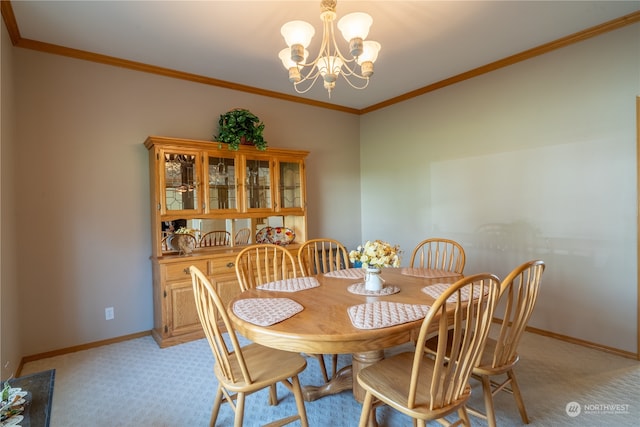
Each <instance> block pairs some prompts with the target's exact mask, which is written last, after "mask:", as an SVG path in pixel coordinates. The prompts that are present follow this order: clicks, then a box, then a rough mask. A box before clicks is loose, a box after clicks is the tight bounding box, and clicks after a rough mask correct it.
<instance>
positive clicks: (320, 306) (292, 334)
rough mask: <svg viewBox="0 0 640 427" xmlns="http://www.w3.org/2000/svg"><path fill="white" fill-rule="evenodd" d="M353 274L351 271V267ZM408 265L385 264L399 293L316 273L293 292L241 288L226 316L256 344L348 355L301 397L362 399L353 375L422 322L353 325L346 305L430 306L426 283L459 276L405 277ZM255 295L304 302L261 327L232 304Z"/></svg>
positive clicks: (384, 275) (387, 279) (388, 277)
mask: <svg viewBox="0 0 640 427" xmlns="http://www.w3.org/2000/svg"><path fill="white" fill-rule="evenodd" d="M350 271H351V272H353V270H350ZM407 272H413V273H415V271H410V269H409V270H408V269H403V268H384V269H382V278H383V279H384V280H385V283H384V286H385V288H386V287H389V286H392V287H394V290H398V288H399V290H398V292H396V293H393V294H390V295H383V296H378V295H361V294H354V293H352V292H350V291H349V287H350V286H351V285H354V284H357V283H361V282H364V278H348V277H347V278H345V277H329V276H327V275H323V274H321V275H318V276H315V278H316V279H317V282H318V283H319V286H317V287H313V288H310V289H304V290H300V291H297V292H281V291H272V290H260V289H250V290H247V291H244V292H242V293H241V294H239V295H238V296H236V298H234V299H233V300H232V301H230V303H229V309H228V312H229V316H230V318H231V321H232V322H233V324H234V326H235V328H236V330H237V331H238V332H239V333H240V334H242V335H243V336H245V337H246V338H248V339H250V340H251V341H253V342H256V343H258V344H261V345H264V346H267V347H272V348H277V349H280V350H286V351H293V352H299V353H307V354H351V356H352V364H351V366H347V367H344V368H342V369H341V370H340V371H338V373H337V374H336V375H335V376H334V377H333V378H332V379H331V380H330V381H329V382H328V383H326V384H322V385H319V386H311V385H306V386H305V387H304V389H303V393H304V396H305V400H307V401H312V400H315V399H318V398H320V397H322V396H324V395H328V394H334V393H339V392H341V391H344V390H348V389H352V390H353V395H354V397H355V398H356V400H358V401H359V402H362V400H363V399H364V394H365V393H364V390H362V388H361V387H360V386H359V384H358V381H357V380H356V379H355V378H356V376H357V373H358V372H359V371H360V370H361V369H362V368H364V367H366V366H369V365H371V364H373V363H376V362H378V361H380V360H382V359H383V358H384V349H386V348H389V347H394V346H397V345H400V344H405V343H407V342H409V341H411V339H412V336H413V334H415V333H416V330H417V329H419V327H420V325H421V324H422V319H418V320H413V321H409V322H406V323H402V324H398V325H395V326H389V327H382V328H378V329H360V328H356V327H355V326H354V325H353V323H352V320H351V317H350V316H349V314H348V309H349V307H352V306H356V305H360V304H365V303H369V302H375V301H389V302H395V303H402V304H421V305H427V306H429V305H431V304H432V303H433V301H434V300H435V299H434V298H433V297H432V296H430V295H428V294H426V293H425V292H423V291H422V289H423V288H424V287H426V286H430V285H434V284H438V283H446V284H450V283H453V282H455V281H456V280H457V279H459V278H461V277H462V276H461V275H455V274H450V273H449V274H447V273H444V274H442V275H440V276H439V275H438V274H435V275H434V274H426V275H425V276H432V277H419V276H414V275H409V274H407ZM253 298H288V299H291V300H294V301H296V302H297V303H299V304H300V305H302V307H303V309H302V311H300V312H298V313H297V314H295V315H293V316H291V317H289V318H288V319H285V320H283V321H280V322H278V323H275V324H272V325H270V326H260V325H257V324H254V323H252V322H250V321H247V320H243V319H242V318H240V317H239V316H238V315H237V314H236V313H234V310H233V307H234V304H235V303H236V301H240V300H243V299H253Z"/></svg>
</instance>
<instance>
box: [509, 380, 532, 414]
mask: <svg viewBox="0 0 640 427" xmlns="http://www.w3.org/2000/svg"><path fill="white" fill-rule="evenodd" d="M507 376H508V377H509V379H510V380H511V391H513V398H514V399H515V400H516V405H518V411H520V418H522V422H523V423H525V424H529V417H527V410H526V409H525V407H524V400H522V394H520V386H518V381H516V373H515V372H514V371H513V369H510V370H509V371H508V372H507Z"/></svg>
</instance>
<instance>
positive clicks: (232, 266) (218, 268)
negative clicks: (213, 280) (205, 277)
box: [211, 254, 236, 277]
mask: <svg viewBox="0 0 640 427" xmlns="http://www.w3.org/2000/svg"><path fill="white" fill-rule="evenodd" d="M211 275H212V276H214V277H216V276H229V275H232V276H235V275H236V254H232V255H229V256H218V257H215V258H212V259H211Z"/></svg>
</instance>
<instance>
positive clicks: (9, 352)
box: [0, 25, 23, 379]
mask: <svg viewBox="0 0 640 427" xmlns="http://www.w3.org/2000/svg"><path fill="white" fill-rule="evenodd" d="M1 31H2V32H1V35H0V38H1V40H0V41H1V43H2V47H1V49H2V51H1V54H2V67H1V69H0V76H1V80H2V82H1V84H0V95H1V99H2V101H1V102H2V104H1V106H0V122H1V123H0V128H1V130H2V131H1V135H0V196H1V197H0V336H1V337H2V339H0V366H2V368H1V370H0V378H3V379H4V378H8V377H10V376H11V374H12V373H14V372H15V371H16V369H17V368H18V364H19V362H20V357H21V356H22V355H23V352H22V349H23V347H22V343H21V341H20V334H21V331H23V329H22V328H21V326H22V325H21V323H20V315H19V314H20V305H19V304H18V301H19V297H18V289H19V286H18V271H17V265H16V263H17V258H18V253H17V251H16V250H15V247H16V235H17V230H16V229H15V222H16V218H15V215H16V209H15V205H14V203H13V200H14V198H15V194H16V188H15V185H14V180H13V176H14V173H15V168H14V162H15V147H16V146H17V141H16V134H15V129H16V127H15V115H14V100H15V92H14V72H13V64H14V61H13V49H12V48H11V41H10V40H9V35H8V33H7V30H6V28H5V26H4V25H3V26H2V30H1Z"/></svg>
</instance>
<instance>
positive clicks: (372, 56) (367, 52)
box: [356, 40, 382, 65]
mask: <svg viewBox="0 0 640 427" xmlns="http://www.w3.org/2000/svg"><path fill="white" fill-rule="evenodd" d="M381 47H382V46H380V43H378V42H374V41H373V40H367V41H365V42H364V43H363V44H362V54H361V55H360V56H359V57H358V59H357V60H356V61H357V62H358V64H360V65H362V64H363V63H365V62H372V63H373V62H376V59H378V52H380V48H381Z"/></svg>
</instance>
